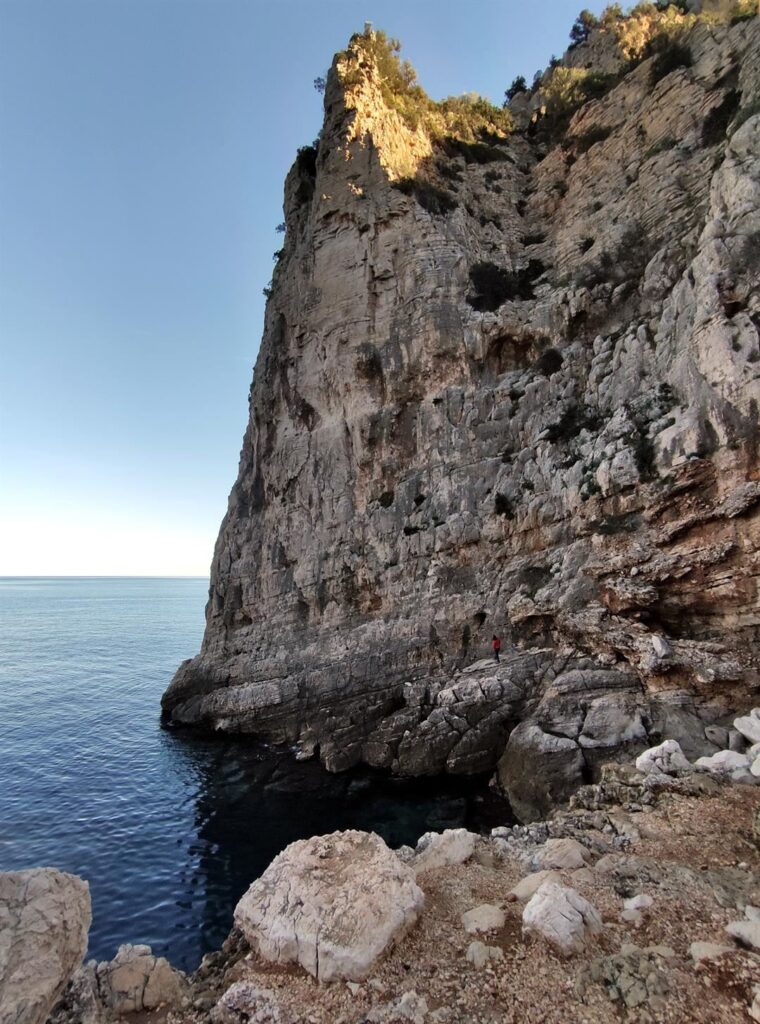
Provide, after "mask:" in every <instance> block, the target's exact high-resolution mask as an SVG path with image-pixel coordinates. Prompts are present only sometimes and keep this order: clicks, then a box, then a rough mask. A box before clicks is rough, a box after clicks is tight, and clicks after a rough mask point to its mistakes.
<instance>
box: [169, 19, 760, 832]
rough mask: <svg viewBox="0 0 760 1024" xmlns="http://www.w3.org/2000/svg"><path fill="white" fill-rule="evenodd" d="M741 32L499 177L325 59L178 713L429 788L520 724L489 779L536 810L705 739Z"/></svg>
mask: <svg viewBox="0 0 760 1024" xmlns="http://www.w3.org/2000/svg"><path fill="white" fill-rule="evenodd" d="M759 29H760V25H758V19H753V20H751V21H744V22H742V23H740V24H737V25H733V26H730V25H713V26H710V25H705V24H699V25H697V26H696V27H695V28H694V29H693V30H692V31H690V33H689V34H688V36H687V39H686V41H687V43H688V46H689V49H690V51H691V66H690V67H688V68H687V67H678V68H676V69H675V70H673V71H671V72H670V73H668V74H665V75H664V77H661V78H660V79H659V80H658V81H657V82H656V83H654V84H653V82H652V79H653V75H652V60H651V59H649V60H644V61H643V62H641V63H640V64H639V65H638V66H636V67H635V68H634V69H633V70H631V71H630V72H629V73H628V74H627V75H625V76H624V77H622V78H621V79H620V81H619V83H618V84H617V85H616V86H615V87H614V88H612V89H611V91H609V92H608V93H607V94H606V95H604V96H603V97H602V98H600V99H598V100H594V101H591V102H589V103H586V104H585V105H584V106H582V107H581V108H580V109H579V110H578V111H577V112H576V114H575V115H574V117H573V119H572V120H571V122H570V125H569V128H568V129H567V131H566V132H565V133H563V135H562V136H561V137H559V138H554V139H551V138H547V136H546V135H545V134H544V133H542V132H541V131H538V132H532V133H531V131H529V130H526V131H524V132H522V131H521V132H516V133H515V134H514V135H512V136H511V137H510V138H509V139H508V140H502V141H497V142H496V143H494V144H493V145H492V146H490V155H489V161H490V162H487V163H485V164H481V163H477V162H474V161H473V162H468V159H469V158H470V154H468V153H467V151H466V150H461V149H460V150H459V151H457V150H456V149H452V148H451V147H449V149H448V151H447V152H444V151H443V150H441V149H438V148H436V147H435V146H434V145H433V144H431V141H430V139H429V138H428V137H427V136H426V135H425V133H424V131H423V130H422V129H420V128H418V129H415V130H411V129H410V128H409V127H407V125H406V124H405V123H404V122H403V121H402V119H401V118H400V116H399V115H398V114H397V113H396V112H395V111H394V110H392V109H390V108H389V107H388V106H387V105H386V103H385V101H384V100H383V97H382V94H381V92H380V88H379V82H378V77H377V72H376V69H375V68H374V67H373V65H372V64H371V63H368V62H366V61H364V62H363V61H362V56H361V49H360V48H357V47H356V46H353V47H350V48H349V51H347V55H344V56H343V57H341V58H339V59H338V60H336V64H335V65H334V67H333V69H332V71H331V73H330V76H329V80H328V88H327V92H326V95H325V125H324V130H323V133H322V140H321V142H320V145H319V149H318V153H316V154H314V153H313V152H312V151H307V152H305V153H302V154H301V155H300V156H299V158H298V160H297V161H296V163H295V165H294V167H293V168H292V170H291V171H290V173H289V175H288V178H287V181H286V185H285V216H286V224H287V232H286V236H285V247H284V250H283V253H282V256H281V258H280V260H279V262H278V265H277V268H276V271H275V275H274V279H273V287H272V293H271V297H270V299H269V302H268V304H267V311H266V323H265V331H264V338H263V342H262V346H261V352H260V354H259V357H258V361H257V364H256V370H255V374H254V382H253V386H252V390H251V403H250V422H249V425H248V429H247V431H246V435H245V438H244V441H243V449H242V454H241V461H240V471H239V476H238V479H237V481H236V483H235V485H234V487H233V489H232V493H231V495H230V500H229V508H228V512H227V515H226V517H225V519H224V522H223V524H222V528H221V532H220V535H219V539H218V542H217V546H216V550H215V554H214V561H213V565H212V573H211V589H210V597H209V603H208V607H207V627H206V634H205V637H204V641H203V647H202V650H201V652H200V654H199V655H198V656H197V657H196V658H194V659H192V660H191V661H188V662H185V663H184V664H183V665H182V666H181V667H180V669H179V671H178V672H177V675H176V676H175V678H174V680H173V682H172V684H171V686H170V687H169V689H168V691H167V693H166V694H165V696H164V700H163V707H164V710H165V714H166V716H167V717H168V718H169V719H170V720H171V721H172V722H174V723H176V724H194V725H195V724H200V725H203V726H207V727H210V728H215V729H223V730H231V731H240V732H249V733H256V734H259V735H262V736H266V737H269V738H271V739H274V740H276V741H284V742H290V743H295V742H300V743H301V744H302V746H303V747H304V748H306V749H312V748H314V749H317V750H318V752H319V755H320V757H321V758H322V759H323V760H324V762H325V763H326V764H327V766H328V767H329V768H331V769H334V770H339V769H343V768H347V767H349V766H351V765H353V764H356V763H358V762H360V761H365V762H367V763H369V764H372V765H376V766H381V767H387V768H390V769H391V770H393V771H395V772H399V773H404V774H424V773H435V772H441V771H449V772H460V773H469V772H476V771H482V770H486V769H489V768H492V767H494V766H495V765H496V763H497V761H499V759H500V758H502V755H504V754H505V747H506V746H507V740H508V737H509V735H510V733H511V731H512V730H513V728H514V726H515V725H516V724H517V723H519V722H525V721H528V722H529V723H530V725H531V728H530V729H528V728H527V726H526V727H524V728H522V729H521V730H520V731H519V732H517V733H516V734H515V737H516V738H515V741H514V749H513V750H512V752H511V754H510V751H509V749H508V750H507V755H509V756H506V755H505V756H506V760H503V761H502V768H503V770H502V771H501V772H500V775H501V779H502V783H503V785H504V786H505V788H506V789H507V790H508V791H511V787H512V782H511V779H513V778H517V777H519V776H522V777H523V779H524V781H523V782H515V783H514V792H513V793H512V795H513V797H515V798H516V800H517V801H518V802H519V801H520V799H521V797H522V798H524V799H523V805H524V811H523V813H524V815H525V816H528V817H529V816H531V815H536V814H540V813H543V811H545V809H546V806H545V805H546V801H547V800H549V801H550V800H551V799H553V795H552V794H553V792H554V790H562V791H563V792H565V791H567V789H568V787H572V786H573V785H577V784H578V783H579V782H580V781H582V780H583V779H584V778H586V779H587V778H588V777H589V776H590V775H591V774H593V771H594V769H595V766H596V764H597V763H598V762H599V761H600V760H602V759H604V758H609V756H610V753H611V752H612V751H614V750H616V749H621V750H623V749H626V748H628V747H631V746H639V747H641V746H644V745H651V743H652V742H653V741H656V740H657V739H658V738H660V737H664V736H666V735H667V736H673V737H674V738H677V739H678V740H679V742H680V743H681V746H682V748H683V750H684V752H685V753H686V754H687V756H690V757H694V756H698V755H699V754H709V753H712V752H714V751H715V750H716V749H717V747H716V746H714V745H713V744H711V743H710V742H709V741H708V740H707V739H706V738H705V734H704V725H705V724H709V723H712V722H715V721H720V720H721V719H722V718H723V716H725V715H726V713H727V712H728V711H729V709H733V708H736V707H742V706H745V705H746V704H748V703H750V697H749V693H750V692H751V691H752V690H753V689H755V688H756V685H757V673H756V668H755V665H756V658H757V654H758V623H760V616H759V610H758V593H757V564H758V557H759V554H758V549H759V547H760V545H759V543H758V540H759V538H760V514H759V513H760V482H758V481H757V479H756V478H757V476H758V456H757V447H758V436H759V435H758V431H759V429H760V424H759V422H758V417H759V413H758V408H759V406H758V402H759V401H760V381H759V379H758V367H760V287H759V286H760V261H759V259H758V253H759V252H760V115H758V114H756V113H755V114H752V110H753V109H757V103H758V99H760V67H759V64H760V62H759V61H758V59H757V54H758V53H759V52H760V31H759ZM592 42H593V45H594V46H595V47H597V48H598V46H599V41H598V40H595V41H592ZM589 45H591V44H589ZM573 52H574V58H573V59H574V60H575V61H576V62H577V61H578V60H580V56H582V54H581V55H580V56H579V53H578V50H577V49H576V51H573ZM594 52H595V51H594ZM346 67H350V69H351V70H352V74H351V75H350V76H348V80H350V81H351V82H352V84H351V86H350V87H348V86H344V85H343V84H341V78H342V77H343V78H346V75H345V70H346ZM357 70H358V71H359V72H360V73H359V74H356V73H355V72H356V71H357ZM463 153H464V155H463ZM414 174H416V175H417V178H418V180H421V179H425V180H427V181H431V182H433V183H435V184H436V186H437V187H438V188H440V189H445V190H448V191H447V194H448V195H449V198H450V200H451V202H449V203H448V205H449V206H450V205H452V204H454V203H455V204H456V205H455V208H453V209H451V210H449V211H448V212H445V213H440V212H439V213H431V212H429V211H428V210H427V209H425V208H423V206H422V205H420V202H418V200H417V199H416V198H415V196H414V194H408V191H409V190H401V189H398V188H395V187H394V182H395V181H397V180H398V179H400V178H406V177H408V176H410V175H414ZM418 195H419V192H418ZM423 201H424V200H423ZM427 205H428V206H429V205H430V204H429V203H428V204H427ZM490 264H492V265H493V266H494V267H495V268H497V270H498V271H507V272H508V273H507V274H506V275H504V274H500V273H498V272H494V271H493V269H491V270H489V269H488V265H490ZM479 265H480V266H479ZM484 267H485V270H484ZM505 280H506V282H507V283H506V284H504V282H505ZM494 282H496V286H495V285H494ZM499 282H501V285H504V287H501V285H500V284H499ZM510 282H511V285H510ZM515 282H517V283H516V284H515ZM494 287H495V291H496V294H495V295H494ZM510 287H511V288H512V291H511V292H510ZM500 288H501V290H499V289H500ZM493 633H498V634H500V635H501V636H502V638H503V646H502V660H501V664H499V665H495V664H493V663H492V662H491V661H490V660H487V658H486V656H487V655H488V652H489V649H490V638H491V635H492V634H493ZM484 658H486V660H479V659H484ZM518 745H519V747H518ZM548 748H551V750H552V751H553V752H554V753H553V754H552V756H554V757H555V758H558V759H559V761H561V763H562V773H561V775H562V777H561V779H560V780H559V781H558V782H556V783H555V784H550V783H549V782H547V781H546V780H544V782H541V780H540V779H539V780H538V783H536V782H535V779H534V778H533V773H532V771H531V768H530V765H531V763H535V762H540V760H541V758H542V756H543V753H544V752H545V750H546V749H548ZM517 760H519V761H520V765H519V770H518V766H516V761H517ZM510 762H511V763H512V764H513V765H515V767H513V768H509V765H510ZM536 784H538V785H539V789H540V788H541V786H543V787H544V788H543V789H541V791H540V792H534V789H535V785H536ZM526 787H527V792H526ZM518 790H519V792H518Z"/></svg>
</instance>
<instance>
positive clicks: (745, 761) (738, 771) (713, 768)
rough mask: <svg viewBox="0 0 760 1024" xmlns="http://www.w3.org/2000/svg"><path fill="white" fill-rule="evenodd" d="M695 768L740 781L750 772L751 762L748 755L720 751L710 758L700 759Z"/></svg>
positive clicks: (733, 751) (695, 763) (732, 751)
mask: <svg viewBox="0 0 760 1024" xmlns="http://www.w3.org/2000/svg"><path fill="white" fill-rule="evenodd" d="M694 767H695V768H699V769H700V770H701V771H707V772H710V773H711V774H713V775H727V776H728V777H729V778H731V779H734V780H735V781H739V780H740V779H741V778H743V777H744V776H745V775H746V774H747V772H748V771H749V769H750V767H751V762H750V759H749V758H748V757H747V755H746V754H737V753H736V751H735V750H719V751H718V753H717V754H711V755H710V757H698V758H697V760H696V761H695V762H694Z"/></svg>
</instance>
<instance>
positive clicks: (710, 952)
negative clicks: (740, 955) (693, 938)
mask: <svg viewBox="0 0 760 1024" xmlns="http://www.w3.org/2000/svg"><path fill="white" fill-rule="evenodd" d="M733 952H734V947H733V946H721V945H720V944H719V943H717V942H692V944H691V945H690V946H689V956H690V957H691V959H692V960H693V961H694V963H695V964H700V963H701V962H702V961H703V960H717V959H718V958H719V957H722V956H723V954H724V953H733Z"/></svg>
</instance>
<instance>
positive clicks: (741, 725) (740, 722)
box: [734, 708, 760, 743]
mask: <svg viewBox="0 0 760 1024" xmlns="http://www.w3.org/2000/svg"><path fill="white" fill-rule="evenodd" d="M734 729H736V730H737V732H740V733H741V734H742V736H743V737H744V738H745V740H748V741H749V742H750V743H760V708H752V710H751V711H750V713H749V714H748V715H742V716H740V717H739V718H735V719H734Z"/></svg>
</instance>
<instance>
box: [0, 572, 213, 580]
mask: <svg viewBox="0 0 760 1024" xmlns="http://www.w3.org/2000/svg"><path fill="white" fill-rule="evenodd" d="M207 579H209V576H198V575H195V574H187V575H184V574H179V573H169V574H165V575H151V574H146V573H138V574H135V575H129V576H128V575H125V574H123V573H113V574H109V573H100V574H98V575H81V576H77V575H74V574H72V573H28V574H27V573H13V574H9V575H3V574H1V573H0V580H207Z"/></svg>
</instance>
